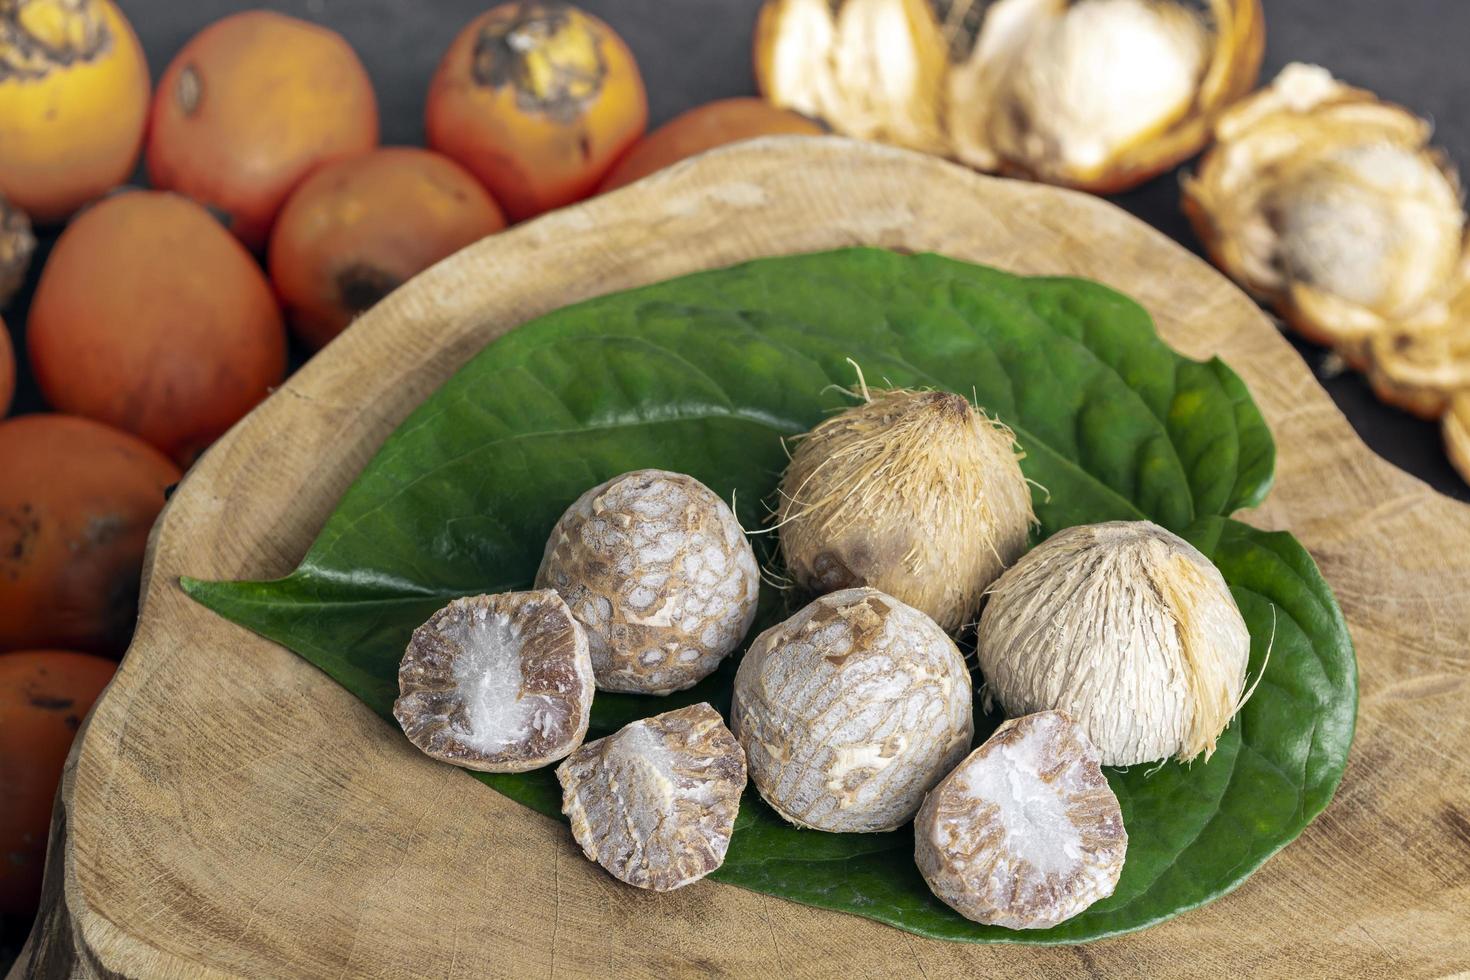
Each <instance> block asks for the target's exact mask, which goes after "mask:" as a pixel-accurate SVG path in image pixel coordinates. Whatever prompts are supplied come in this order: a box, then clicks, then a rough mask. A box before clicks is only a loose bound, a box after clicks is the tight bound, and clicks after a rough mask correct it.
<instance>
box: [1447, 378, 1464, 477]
mask: <svg viewBox="0 0 1470 980" xmlns="http://www.w3.org/2000/svg"><path fill="white" fill-rule="evenodd" d="M1443 425H1444V448H1445V452H1447V453H1449V456H1450V462H1451V463H1453V464H1454V466H1455V469H1457V470H1459V471H1460V476H1461V477H1463V478H1464V479H1465V482H1467V483H1470V389H1467V390H1465V391H1462V392H1460V393H1459V394H1457V395H1455V397H1454V398H1453V399H1451V400H1450V408H1449V411H1448V412H1446V413H1445V416H1444V422H1443Z"/></svg>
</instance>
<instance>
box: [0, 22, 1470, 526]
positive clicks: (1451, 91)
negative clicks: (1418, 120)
mask: <svg viewBox="0 0 1470 980" xmlns="http://www.w3.org/2000/svg"><path fill="white" fill-rule="evenodd" d="M120 2H121V5H122V7H123V10H124V11H125V12H126V13H127V15H128V17H129V18H130V19H131V20H132V22H133V25H134V26H135V27H136V29H137V31H138V34H139V36H140V37H141V38H142V40H143V46H144V48H145V49H146V50H147V52H148V60H149V63H150V65H151V67H152V69H153V75H154V78H157V77H158V75H159V74H160V73H162V71H163V69H164V67H165V66H166V65H167V63H168V60H169V58H170V57H171V56H172V55H173V53H174V52H175V51H177V50H178V48H179V47H180V46H181V45H182V44H183V43H184V42H185V41H186V40H188V38H189V37H190V36H191V35H193V34H194V33H195V32H196V31H197V30H199V29H200V28H201V27H203V26H204V25H206V24H208V23H210V22H211V21H214V20H216V19H218V18H219V17H221V16H223V15H224V14H226V13H230V12H233V11H236V10H240V9H243V8H245V7H246V6H249V5H248V4H243V3H239V2H231V0H192V2H189V3H179V2H178V0H120ZM489 5H490V4H489V3H488V2H487V0H287V2H271V3H265V4H262V6H267V7H272V8H276V9H279V10H282V11H285V12H287V13H291V14H294V15H296V16H299V17H305V18H308V19H310V20H315V21H319V22H321V23H324V24H327V25H328V26H330V27H333V28H334V29H336V30H338V31H340V32H341V33H343V34H344V35H346V37H347V39H348V40H349V41H350V42H351V43H352V45H353V46H354V47H355V48H356V49H357V51H358V52H359V54H361V56H362V59H363V61H364V62H365V63H366V65H367V68H368V71H369V72H370V73H371V74H372V77H373V82H374V84H375V86H376V88H377V93H378V100H379V105H380V108H381V113H382V122H383V140H384V142H385V143H415V144H417V143H422V142H423V100H424V93H425V91H426V89H427V87H428V81H429V76H430V74H431V73H432V72H433V70H434V66H435V64H436V63H437V61H438V58H439V56H440V54H441V53H442V52H443V50H444V49H445V47H447V46H448V44H449V42H450V40H451V38H453V37H454V35H455V34H456V33H457V32H458V31H459V30H460V28H461V27H462V26H463V25H464V24H465V23H466V22H467V21H469V20H470V19H471V18H472V17H474V16H475V15H476V14H478V13H479V12H481V11H482V10H484V9H485V8H486V7H487V6H489ZM581 5H582V6H583V7H585V8H586V9H588V10H591V11H592V12H594V13H596V14H598V15H599V16H601V17H602V18H603V19H605V20H607V21H608V22H609V23H610V24H612V26H613V27H614V28H616V29H617V30H618V32H619V33H621V34H622V36H623V37H624V38H625V39H626V40H627V41H628V43H629V44H630V45H631V46H632V48H633V50H634V52H635V53H636V55H637V57H638V62H639V64H640V66H641V67H642V69H643V75H644V78H645V79H646V81H647V83H648V91H649V102H650V108H651V113H652V119H651V123H652V124H653V125H657V124H658V123H660V122H662V121H664V120H666V119H668V118H669V117H670V116H672V115H674V114H675V113H677V112H679V111H680V110H682V109H685V108H688V107H689V106H692V105H696V104H698V103H701V102H706V101H708V100H710V99H715V98H720V97H723V96H728V95H740V94H747V93H752V92H754V90H755V83H754V80H753V79H752V77H751V68H750V39H751V30H752V27H753V25H754V21H755V12H756V10H757V9H758V8H759V6H760V0H581ZM1265 5H1266V26H1267V50H1266V67H1265V71H1264V72H1263V77H1266V78H1269V77H1271V76H1273V75H1274V74H1275V73H1276V71H1277V70H1278V69H1279V68H1280V67H1281V66H1282V65H1284V64H1285V63H1287V62H1288V61H1290V60H1293V59H1295V60H1303V61H1314V62H1318V63H1320V64H1323V65H1326V66H1327V67H1329V68H1331V69H1332V70H1333V71H1334V72H1336V73H1337V74H1338V75H1340V76H1341V77H1343V78H1345V79H1346V80H1348V81H1351V82H1353V83H1355V84H1357V85H1361V86H1364V87H1367V88H1370V89H1374V90H1376V91H1377V92H1379V93H1380V94H1381V95H1382V96H1384V97H1385V98H1389V99H1393V100H1395V101H1399V102H1402V103H1404V104H1406V105H1408V106H1410V107H1412V108H1413V109H1415V110H1416V111H1418V112H1420V113H1422V114H1424V115H1426V116H1428V117H1430V118H1431V119H1434V120H1436V121H1437V122H1438V141H1439V142H1440V143H1441V144H1443V145H1444V146H1445V147H1446V148H1447V149H1448V150H1449V151H1450V153H1451V155H1452V156H1453V157H1454V158H1455V159H1456V160H1458V161H1461V162H1462V163H1464V162H1465V161H1470V102H1467V94H1466V93H1467V90H1470V71H1467V70H1466V68H1465V45H1466V39H1467V38H1470V4H1467V3H1464V2H1461V0H1265ZM1117 200H1118V203H1119V204H1121V205H1122V206H1123V207H1125V208H1127V209H1128V210H1130V211H1132V212H1133V213H1134V214H1137V215H1139V216H1140V217H1142V218H1144V219H1145V220H1147V221H1148V222H1150V223H1151V224H1153V225H1155V226H1156V227H1158V228H1160V229H1161V230H1163V231H1164V232H1166V233H1167V234H1169V235H1171V236H1173V237H1174V238H1175V239H1177V240H1179V241H1180V242H1182V243H1184V244H1185V245H1186V246H1188V247H1190V248H1193V249H1196V250H1197V246H1196V244H1195V242H1194V240H1193V237H1192V235H1191V234H1190V232H1189V228H1188V226H1187V225H1186V224H1185V222H1184V219H1183V217H1182V215H1181V214H1180V213H1179V208H1178V178H1177V175H1174V174H1167V175H1165V176H1163V177H1160V178H1158V179H1156V180H1154V181H1152V182H1151V183H1149V184H1148V185H1146V186H1144V187H1142V188H1139V189H1138V190H1135V191H1133V192H1132V193H1129V194H1126V195H1123V196H1121V197H1119V198H1118V199H1117ZM43 244H45V245H49V238H48V240H47V241H46V242H45V243H43ZM32 279H33V280H34V273H33V275H32ZM26 298H27V297H25V296H22V297H21V298H20V301H19V305H18V306H16V307H12V309H11V310H10V311H9V313H8V315H7V317H6V319H7V320H8V321H9V322H10V324H11V330H12V332H13V333H20V332H21V331H20V325H21V324H23V323H24V322H25V318H24V312H25V300H26ZM1294 343H1296V346H1297V349H1298V350H1299V351H1301V353H1302V355H1303V356H1304V357H1305V358H1306V359H1307V361H1308V363H1309V364H1311V365H1312V366H1313V368H1314V369H1315V370H1317V373H1318V376H1319V377H1320V378H1321V379H1322V382H1323V384H1324V385H1325V386H1326V388H1327V390H1328V391H1329V392H1331V394H1332V396H1333V398H1334V399H1336V400H1337V403H1338V405H1339V406H1341V407H1342V409H1343V411H1344V412H1346V413H1347V415H1348V417H1349V418H1350V419H1351V420H1352V422H1353V424H1354V425H1355V426H1356V427H1357V429H1358V431H1359V432H1360V433H1361V434H1362V435H1363V437H1364V439H1366V440H1367V442H1368V444H1369V445H1371V446H1372V447H1373V448H1374V449H1375V450H1377V451H1378V452H1379V453H1380V454H1382V455H1383V456H1386V457H1387V458H1388V459H1390V460H1391V461H1393V462H1395V463H1397V464H1398V465H1399V466H1402V467H1403V468H1404V469H1407V470H1409V471H1410V472H1412V473H1414V474H1416V475H1418V476H1420V477H1421V478H1423V479H1425V480H1427V481H1428V482H1429V483H1431V484H1432V485H1434V486H1435V487H1437V488H1438V489H1440V490H1442V491H1444V492H1446V493H1449V494H1452V495H1454V496H1457V497H1460V498H1461V499H1464V500H1470V488H1467V487H1466V485H1465V484H1464V483H1463V482H1461V480H1460V479H1459V477H1458V476H1457V475H1456V474H1455V472H1454V470H1453V469H1451V468H1450V466H1449V463H1448V462H1447V461H1446V460H1445V457H1444V453H1443V451H1442V449H1441V447H1440V439H1439V427H1438V426H1437V425H1433V424H1430V423H1426V422H1420V421H1418V420H1415V419H1413V418H1411V417H1410V416H1408V415H1405V414H1404V413H1402V412H1399V411H1396V410H1394V409H1391V408H1386V407H1384V406H1382V405H1379V404H1378V402H1377V401H1376V400H1375V399H1374V398H1373V396H1372V393H1371V392H1370V391H1369V390H1368V387H1367V385H1366V384H1365V383H1364V382H1363V381H1362V379H1361V378H1359V377H1358V376H1356V375H1354V374H1344V375H1340V376H1336V377H1328V376H1324V374H1323V372H1322V370H1321V366H1322V362H1323V354H1324V352H1323V351H1322V350H1321V349H1319V348H1315V347H1313V346H1311V345H1309V344H1303V343H1297V342H1295V341H1294ZM17 408H18V410H20V411H35V410H39V409H40V408H41V403H40V399H39V397H38V395H37V393H36V391H35V388H34V385H33V384H32V383H31V381H30V379H29V378H27V377H25V376H24V371H22V378H21V386H20V394H19V401H18V404H17Z"/></svg>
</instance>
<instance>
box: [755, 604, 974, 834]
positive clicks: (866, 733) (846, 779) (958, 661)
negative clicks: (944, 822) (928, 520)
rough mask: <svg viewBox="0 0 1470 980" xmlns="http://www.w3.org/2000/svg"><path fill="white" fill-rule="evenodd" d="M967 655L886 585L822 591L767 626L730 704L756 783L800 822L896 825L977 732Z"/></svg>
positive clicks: (840, 828)
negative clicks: (882, 589)
mask: <svg viewBox="0 0 1470 980" xmlns="http://www.w3.org/2000/svg"><path fill="white" fill-rule="evenodd" d="M972 701H973V690H972V687H971V684H970V672H969V670H968V669H967V667H966V666H965V660H964V658H963V657H962V656H961V655H960V652H959V650H958V649H957V648H956V647H955V645H954V641H953V640H951V639H950V638H949V636H948V634H946V633H945V632H944V630H942V629H940V628H939V627H938V626H937V625H936V624H935V623H934V621H933V620H931V619H929V617H927V616H925V615H924V614H923V613H921V612H919V611H918V610H917V609H914V608H913V607H911V606H906V605H904V604H903V603H902V602H899V601H898V600H897V599H894V598H893V597H892V596H887V595H884V594H883V593H881V592H879V591H877V590H876V589H847V590H845V591H842V592H834V593H832V594H831V595H826V596H822V597H821V598H819V599H817V600H815V601H814V602H812V603H811V604H810V605H808V606H807V607H806V608H805V609H802V610H801V611H800V612H798V613H797V614H796V615H794V616H792V617H791V618H790V619H788V620H786V621H785V622H784V623H780V624H778V625H776V626H773V627H771V628H770V629H768V630H766V631H765V632H764V633H762V634H761V635H760V636H759V637H758V638H757V639H756V641H755V643H754V644H752V645H751V647H750V649H749V650H748V651H747V652H746V654H745V657H744V659H742V660H741V661H740V669H739V670H738V671H737V672H736V674H735V690H734V700H733V704H732V707H731V710H730V721H731V725H732V727H733V728H734V730H735V736H736V737H737V738H738V739H740V744H741V745H742V746H743V747H744V749H745V757H746V760H747V762H748V764H749V766H750V778H751V780H752V781H753V782H754V783H755V785H756V789H758V790H760V794H761V796H762V797H764V799H765V801H766V802H767V803H769V804H770V805H771V808H772V809H774V810H775V811H776V812H777V813H779V814H780V815H781V816H782V817H784V818H785V819H786V820H788V821H790V822H791V823H793V824H796V825H797V826H798V827H811V828H813V829H816V830H827V831H833V832H838V833H875V832H878V831H885V830H893V829H894V828H895V827H899V826H901V825H902V824H903V823H905V822H906V821H908V820H909V819H910V818H911V817H913V815H914V813H915V811H917V810H918V809H919V804H920V803H922V802H923V799H924V794H925V793H926V792H928V790H929V788H930V787H931V786H933V785H934V784H935V783H936V782H938V781H939V780H940V778H941V777H943V776H944V774H945V773H946V772H948V771H949V770H950V769H951V768H952V767H953V766H954V764H955V763H956V762H958V761H959V760H960V758H961V757H963V756H964V754H965V752H966V750H967V749H968V748H969V747H970V737H971V735H973V733H974V722H973V713H974V706H973V703H972Z"/></svg>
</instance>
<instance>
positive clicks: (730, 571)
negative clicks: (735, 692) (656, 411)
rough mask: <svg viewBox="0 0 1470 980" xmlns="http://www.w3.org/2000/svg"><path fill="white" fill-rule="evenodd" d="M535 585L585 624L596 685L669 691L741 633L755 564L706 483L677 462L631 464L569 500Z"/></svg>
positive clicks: (709, 668) (693, 678)
mask: <svg viewBox="0 0 1470 980" xmlns="http://www.w3.org/2000/svg"><path fill="white" fill-rule="evenodd" d="M536 587H537V588H541V589H547V588H549V589H555V590H556V591H557V592H559V593H561V596H562V598H563V599H565V600H566V602H567V605H568V606H569V607H570V608H571V610H572V615H573V616H575V617H577V621H578V622H580V623H581V624H582V626H583V628H584V629H586V631H587V638H588V640H589V642H590V643H591V649H592V666H593V669H594V670H595V671H596V673H597V686H598V688H600V689H601V690H604V691H625V692H629V693H638V694H669V693H671V692H673V691H679V690H683V689H684V688H687V687H691V686H693V685H694V684H696V683H698V682H699V681H701V680H703V679H704V678H705V677H708V676H709V675H710V674H711V673H713V672H714V670H715V668H717V667H718V666H719V665H720V661H722V660H723V659H725V657H727V656H729V655H730V654H731V653H732V652H734V650H735V649H736V647H738V646H739V645H740V641H741V640H742V639H744V638H745V634H746V632H747V631H748V630H749V629H750V624H751V622H753V621H754V619H755V610H756V600H757V598H758V595H759V591H760V569H759V567H758V566H757V565H756V561H755V552H754V551H753V550H751V547H750V542H749V541H747V540H746V539H745V532H744V531H743V530H742V529H741V527H740V522H739V521H738V520H736V518H735V514H734V512H732V511H731V510H730V507H729V505H727V504H726V503H725V502H724V501H723V500H721V499H720V498H719V496H718V495H717V494H715V492H714V491H712V490H710V489H709V488H708V487H706V486H705V485H704V484H702V483H700V482H699V481H698V480H696V479H694V478H693V477H691V476H686V475H684V474H683V473H670V472H668V471H666V470H634V471H633V472H631V473H624V474H623V475H622V476H618V477H614V478H613V479H611V480H608V481H607V482H606V483H602V484H599V485H598V486H595V487H593V488H592V489H591V490H588V491H587V492H586V493H584V494H582V496H581V497H579V498H577V500H576V501H575V502H574V503H573V504H572V505H571V506H570V507H568V508H567V510H566V513H564V514H563V515H562V516H561V519H560V520H559V521H557V523H556V527H555V528H553V529H552V532H551V536H550V538H549V539H548V540H547V542H546V552H545V554H544V555H543V556H542V559H541V568H540V570H539V571H538V572H537V573H536Z"/></svg>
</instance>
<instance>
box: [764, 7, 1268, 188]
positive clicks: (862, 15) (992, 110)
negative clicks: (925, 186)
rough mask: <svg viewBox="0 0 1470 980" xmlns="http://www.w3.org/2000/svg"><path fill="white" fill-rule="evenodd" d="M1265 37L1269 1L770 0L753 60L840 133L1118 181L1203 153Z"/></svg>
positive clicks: (1102, 183)
mask: <svg viewBox="0 0 1470 980" xmlns="http://www.w3.org/2000/svg"><path fill="white" fill-rule="evenodd" d="M1264 38H1265V34H1264V28H1263V22H1262V16H1261V8H1260V3H1259V0H1209V2H1208V5H1207V6H1203V7H1202V6H1200V5H1198V4H1196V3H1192V2H1190V0H767V2H766V4H765V6H764V7H763V8H762V10H761V16H760V21H759V23H758V25H757V28H756V40H755V44H756V49H755V63H756V78H757V80H758V81H759V83H760V86H761V91H762V92H764V93H765V95H766V96H767V98H770V99H771V100H773V101H774V102H776V103H777V104H778V105H782V106H787V107H790V108H793V109H797V110H799V111H801V112H804V113H806V114H808V115H814V116H819V117H821V118H822V119H824V120H825V121H826V122H827V123H828V124H829V125H831V126H832V127H833V128H834V129H836V130H837V131H839V132H842V133H846V134H848V135H851V136H858V137H862V138H869V139H879V140H884V141H887V142H892V143H898V144H900V145H904V146H909V147H913V148H915V149H921V150H927V151H930V152H938V153H944V154H946V155H949V156H953V157H956V158H958V159H960V160H962V161H964V162H965V163H968V164H970V165H971V166H975V167H978V168H980V169H982V170H990V171H1000V172H1005V173H1011V174H1016V175H1019V176H1025V177H1030V178H1033V179H1038V180H1045V181H1049V182H1052V183H1059V184H1067V185H1071V186H1076V187H1082V188H1085V189H1088V190H1094V191H1099V192H1109V191H1116V190H1122V189H1124V188H1126V187H1130V186H1132V185H1134V184H1137V183H1140V182H1141V181H1143V180H1146V179H1147V178H1149V177H1151V176H1153V175H1154V174H1157V173H1160V172H1161V171H1163V170H1166V169H1168V168H1169V167H1171V166H1173V165H1174V164H1176V163H1178V162H1179V161H1181V160H1183V159H1185V158H1187V157H1189V156H1192V155H1193V154H1194V153H1196V152H1198V150H1199V149H1200V147H1201V146H1203V145H1204V143H1205V141H1206V139H1207V138H1208V133H1209V127H1210V124H1211V122H1212V121H1213V119H1214V117H1215V115H1216V114H1218V113H1219V111H1220V110H1221V109H1222V108H1224V107H1225V106H1227V105H1229V104H1230V103H1231V102H1232V101H1234V100H1235V99H1238V98H1239V97H1240V96H1242V95H1243V94H1244V93H1245V92H1247V91H1249V90H1250V87H1251V86H1252V85H1253V84H1255V79H1256V74H1257V72H1258V71H1259V69H1260V61H1261V53H1262V50H1263V45H1264Z"/></svg>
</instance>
